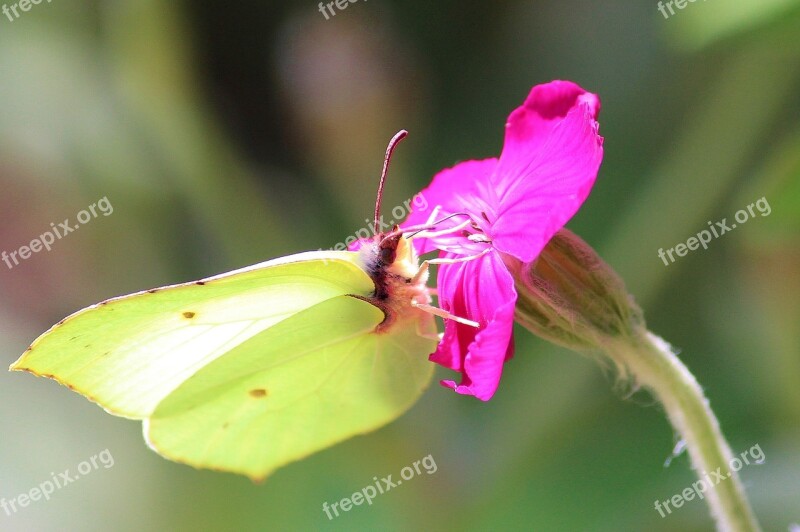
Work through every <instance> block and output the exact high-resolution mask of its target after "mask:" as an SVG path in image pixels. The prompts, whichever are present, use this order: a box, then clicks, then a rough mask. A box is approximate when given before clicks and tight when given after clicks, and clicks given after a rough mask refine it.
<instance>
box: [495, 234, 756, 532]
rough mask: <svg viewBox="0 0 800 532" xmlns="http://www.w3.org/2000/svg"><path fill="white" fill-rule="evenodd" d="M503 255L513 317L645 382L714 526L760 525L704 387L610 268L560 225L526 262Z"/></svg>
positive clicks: (741, 528) (738, 529)
mask: <svg viewBox="0 0 800 532" xmlns="http://www.w3.org/2000/svg"><path fill="white" fill-rule="evenodd" d="M504 260H505V261H506V266H507V267H508V268H509V271H510V272H511V273H512V275H514V279H515V281H516V283H515V284H516V288H517V296H518V297H517V305H516V309H515V318H516V321H517V322H518V323H520V324H521V325H522V326H524V327H525V328H527V329H528V330H530V331H531V332H533V333H534V334H536V335H537V336H540V337H542V338H544V339H546V340H549V341H551V342H554V343H556V344H559V345H563V346H565V347H568V348H570V349H573V350H575V351H578V352H583V353H592V352H596V351H597V350H601V351H602V352H603V354H604V355H606V356H607V357H608V359H609V360H611V361H613V362H614V364H615V366H616V368H617V370H618V372H619V374H620V376H621V377H623V378H628V379H630V380H631V382H632V383H633V384H634V385H635V386H638V387H642V388H645V389H647V390H649V391H650V392H651V393H652V394H653V395H654V396H655V398H656V399H657V400H658V401H659V402H661V404H663V405H664V409H665V410H666V411H667V416H668V417H669V420H670V421H671V422H672V426H673V427H674V428H675V430H676V431H677V432H678V434H680V436H681V438H682V439H683V441H684V442H685V444H686V449H687V450H688V452H689V457H690V458H691V461H692V466H693V467H694V470H695V472H696V473H697V476H698V477H699V478H700V480H702V481H703V482H704V484H705V487H706V490H705V492H704V493H703V496H704V499H705V500H706V502H707V504H708V506H709V507H710V509H711V515H712V516H713V518H714V519H715V520H716V522H717V528H718V529H719V530H722V531H725V532H751V531H757V530H760V528H759V526H758V522H757V521H756V518H755V515H754V514H753V511H752V509H751V508H750V505H749V504H748V502H747V499H746V498H745V495H744V489H743V488H742V483H741V481H740V480H739V476H738V474H737V473H736V472H735V471H731V470H730V467H731V462H732V460H733V459H734V455H733V453H732V452H731V449H730V447H729V446H728V442H726V441H725V438H724V437H723V436H722V432H721V431H720V429H719V422H717V418H716V417H714V413H713V412H712V411H711V408H710V407H709V406H708V399H706V398H705V396H704V395H703V390H702V389H701V388H700V385H699V384H697V380H696V379H695V378H694V376H693V375H692V374H691V373H690V372H689V370H688V369H687V368H686V366H684V365H683V363H682V362H681V361H680V359H678V357H677V356H675V354H674V353H673V352H672V349H671V348H670V346H669V344H667V342H665V341H664V340H662V339H661V338H659V337H658V336H656V335H654V334H652V333H650V332H648V331H647V327H646V325H645V321H644V316H643V314H642V311H641V310H640V309H639V307H638V306H637V305H636V303H635V302H634V301H633V298H632V297H631V296H630V295H629V294H628V292H627V290H626V289H625V284H624V283H623V282H622V279H621V278H620V277H619V276H618V275H617V274H616V272H614V270H613V269H611V267H609V266H608V264H606V263H605V262H603V260H602V259H601V258H600V257H599V256H598V255H597V253H595V251H594V250H593V249H592V248H591V246H589V245H588V244H587V243H586V242H584V241H583V240H581V239H580V238H579V237H578V236H577V235H575V234H573V233H572V232H570V231H568V230H566V229H561V230H560V231H558V232H557V233H556V234H555V235H554V236H553V238H552V239H551V240H550V242H549V243H548V244H547V246H545V248H544V249H543V250H542V252H541V254H540V255H539V257H538V258H537V259H536V260H535V261H534V262H533V263H529V264H522V263H521V262H520V261H518V260H516V259H514V258H513V257H504ZM706 475H708V476H706ZM717 475H720V476H723V480H720V479H719V477H718V476H717ZM696 485H697V487H698V489H699V488H700V486H701V485H700V484H699V483H696ZM687 493H688V492H687ZM676 495H677V494H676ZM686 498H687V499H688V496H687V497H686ZM656 502H657V503H659V501H656ZM662 502H666V501H662ZM669 502H670V504H671V501H669ZM664 506H666V505H664ZM656 509H657V510H658V505H656ZM663 511H666V510H663ZM669 511H670V513H671V509H670V510H669Z"/></svg>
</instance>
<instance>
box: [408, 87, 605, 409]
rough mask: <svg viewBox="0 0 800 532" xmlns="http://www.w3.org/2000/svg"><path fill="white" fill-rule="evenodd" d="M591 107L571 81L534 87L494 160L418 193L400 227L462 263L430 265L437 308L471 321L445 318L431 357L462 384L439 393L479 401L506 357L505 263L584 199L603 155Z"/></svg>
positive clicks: (510, 308)
mask: <svg viewBox="0 0 800 532" xmlns="http://www.w3.org/2000/svg"><path fill="white" fill-rule="evenodd" d="M599 110H600V100H599V99H598V97H597V96H596V95H594V94H592V93H590V92H586V91H585V90H583V89H582V88H581V87H579V86H578V85H576V84H574V83H572V82H569V81H553V82H551V83H547V84H544V85H537V86H536V87H534V88H533V89H532V90H531V92H530V94H529V95H528V98H527V99H526V100H525V103H524V104H523V105H522V106H521V107H518V108H517V109H515V110H514V112H512V113H511V115H510V116H509V117H508V122H507V123H506V134H505V143H504V145H503V151H502V153H501V155H500V158H499V159H497V158H492V159H484V160H479V161H478V160H473V161H466V162H462V163H459V164H457V165H456V166H454V167H452V168H449V169H446V170H442V171H441V172H439V173H438V174H437V175H436V176H435V177H434V178H433V181H432V182H431V184H430V185H429V186H428V188H426V189H425V190H423V191H422V194H423V195H424V197H425V198H426V200H427V205H428V207H427V208H425V209H423V210H418V211H415V212H412V213H411V214H410V215H409V217H408V219H407V220H406V222H405V223H404V224H403V228H404V229H410V228H412V227H414V226H416V227H420V226H428V227H429V226H430V225H431V224H432V223H433V224H435V229H429V230H426V231H423V232H422V233H420V234H419V235H417V236H416V237H415V238H414V242H415V244H416V246H417V249H418V251H419V252H420V253H426V252H429V251H433V250H435V249H438V250H440V255H439V257H440V259H456V260H458V259H461V262H455V263H450V264H441V265H440V266H439V272H438V283H437V284H438V292H439V305H440V306H441V307H442V308H443V309H444V310H446V311H447V312H449V313H451V314H453V315H455V316H458V317H461V318H466V319H469V320H473V321H475V322H478V323H479V324H480V327H478V328H474V327H470V326H469V325H464V324H461V323H457V322H455V321H453V320H446V323H445V332H444V336H443V338H442V341H441V342H440V343H439V346H438V348H437V350H436V352H435V353H433V354H432V355H431V356H430V360H432V361H433V362H436V363H437V364H441V365H442V366H445V367H447V368H450V369H452V370H454V371H458V372H460V373H461V382H460V383H459V384H456V383H455V382H454V381H450V380H445V381H442V384H443V385H444V386H448V387H450V388H453V389H454V390H455V391H456V392H458V393H461V394H468V395H474V396H475V397H477V398H478V399H482V400H484V401H486V400H489V399H490V398H491V397H492V395H494V392H495V390H497V386H498V384H499V382H500V376H501V373H502V371H503V364H504V362H505V361H506V360H508V359H510V358H511V357H512V356H513V354H514V342H513V336H512V327H513V322H514V305H515V303H516V300H517V292H516V290H515V288H514V278H513V277H512V275H511V273H510V272H509V270H508V268H507V267H506V262H507V261H513V260H515V259H516V260H518V261H521V262H523V263H529V262H531V261H533V260H535V259H536V257H537V256H538V255H539V253H540V252H541V250H542V248H544V246H545V245H546V244H547V242H548V241H549V240H550V238H551V237H552V236H553V235H554V234H555V233H556V232H557V231H558V230H559V229H561V227H563V226H564V224H565V223H566V222H567V221H568V220H569V219H570V218H571V217H572V216H573V215H574V214H575V212H576V211H577V210H578V208H579V207H580V205H581V204H582V203H583V201H584V200H585V199H586V196H588V194H589V191H590V190H591V188H592V185H593V184H594V181H595V178H596V177H597V171H598V169H599V167H600V162H601V160H602V158H603V147H602V146H603V138H602V137H600V136H599V135H598V133H597V130H598V124H597V121H596V120H595V119H596V117H597V113H598V112H599ZM448 216H449V218H447V219H446V220H443V219H444V218H446V217H448ZM440 220H442V221H441V222H440ZM467 257H474V258H472V259H471V260H464V259H466V258H467Z"/></svg>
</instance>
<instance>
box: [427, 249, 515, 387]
mask: <svg viewBox="0 0 800 532" xmlns="http://www.w3.org/2000/svg"><path fill="white" fill-rule="evenodd" d="M444 257H445V258H455V257H457V255H454V254H444ZM438 289H439V304H440V305H441V307H442V308H443V309H445V310H447V311H448V312H450V313H452V314H454V315H456V316H459V317H462V318H467V319H471V320H474V321H477V322H478V323H480V328H478V329H476V328H474V327H470V326H468V325H463V324H460V323H456V322H454V321H452V320H447V322H446V323H445V333H444V337H443V338H442V341H441V342H440V343H439V347H438V349H437V351H436V352H435V353H434V354H433V355H431V357H430V360H431V361H433V362H436V363H437V364H441V365H443V366H445V367H448V368H450V369H453V370H455V371H460V372H461V374H462V375H461V383H460V384H458V385H457V384H456V383H455V382H453V381H442V384H443V385H444V386H448V387H450V388H453V389H454V390H455V391H456V392H458V393H461V394H466V395H474V396H475V397H477V398H478V399H481V400H483V401H488V400H489V399H491V397H492V395H494V392H495V390H497V386H498V384H499V383H500V376H501V374H502V372H503V363H504V362H505V361H506V360H508V359H509V358H511V356H512V355H513V351H514V344H513V341H512V330H513V324H514V305H515V303H516V301H517V292H516V289H515V288H514V280H513V278H512V276H511V274H510V273H509V272H508V270H507V269H506V266H505V264H503V261H502V259H501V258H500V256H499V254H498V253H496V252H494V251H492V252H490V253H488V254H486V255H484V256H482V257H480V258H477V259H475V260H471V261H469V262H461V263H456V264H443V265H441V266H439V279H438Z"/></svg>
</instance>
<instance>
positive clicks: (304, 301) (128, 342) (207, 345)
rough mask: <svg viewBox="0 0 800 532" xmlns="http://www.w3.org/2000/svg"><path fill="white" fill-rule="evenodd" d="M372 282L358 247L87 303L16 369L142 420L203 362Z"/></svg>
mask: <svg viewBox="0 0 800 532" xmlns="http://www.w3.org/2000/svg"><path fill="white" fill-rule="evenodd" d="M373 289H374V285H373V283H372V281H371V280H370V278H369V276H368V275H366V273H364V271H363V270H362V269H361V268H360V267H359V266H358V264H357V261H356V254H355V253H349V252H309V253H300V254H297V255H291V256H289V257H283V258H281V259H277V260H273V261H268V262H265V263H261V264H257V265H254V266H250V267H248V268H244V269H241V270H236V271H233V272H229V273H226V274H222V275H218V276H215V277H210V278H208V279H204V280H201V281H195V282H193V283H185V284H180V285H173V286H168V287H164V288H160V289H155V290H150V291H146V292H139V293H136V294H132V295H129V296H124V297H120V298H114V299H110V300H108V301H104V302H102V303H99V304H97V305H93V306H91V307H88V308H86V309H83V310H81V311H79V312H77V313H75V314H73V315H71V316H69V317H68V318H65V319H64V320H62V321H61V322H59V323H58V324H56V325H55V326H53V327H52V328H51V329H50V330H49V331H47V332H46V333H44V334H43V335H41V336H40V337H39V338H37V339H36V340H35V341H34V342H33V344H32V345H31V347H30V348H28V350H27V351H26V352H25V354H24V355H23V356H22V357H21V358H20V359H19V360H17V361H16V362H15V363H14V364H13V365H12V366H11V369H12V370H26V371H29V372H31V373H34V374H36V375H39V376H45V377H50V378H53V379H55V380H57V381H59V382H60V383H62V384H64V385H66V386H68V387H69V388H71V389H73V390H75V391H77V392H78V393H81V394H83V395H85V396H86V397H87V398H89V399H90V400H92V401H94V402H96V403H98V404H100V405H101V406H102V407H103V408H105V409H106V410H107V411H109V412H110V413H112V414H116V415H120V416H124V417H130V418H136V419H142V418H146V417H148V416H150V415H151V414H152V413H153V411H154V410H155V409H156V406H157V405H158V404H159V403H160V402H161V401H162V400H163V399H164V398H165V397H166V396H167V395H169V394H170V393H171V392H172V391H173V390H174V389H176V388H177V387H178V386H179V385H181V384H182V383H183V382H184V381H185V380H186V379H188V378H190V377H191V376H192V375H194V374H195V373H196V372H197V371H198V370H199V369H201V368H203V367H204V366H206V365H208V364H209V363H211V362H212V361H214V360H216V359H217V358H219V357H220V356H222V355H224V354H225V353H227V352H229V351H231V350H232V349H234V348H236V347H237V346H239V345H241V344H243V343H245V342H246V341H247V340H248V339H250V338H252V337H254V336H256V335H258V334H259V333H261V332H262V331H264V330H266V329H269V328H270V327H273V326H274V325H275V324H277V323H280V322H281V321H283V320H285V319H287V318H288V317H290V316H293V315H295V314H297V313H298V312H302V311H303V310H305V309H308V308H310V307H313V306H314V305H316V304H318V303H321V302H323V301H326V300H328V299H331V298H335V297H339V296H342V295H344V294H362V295H367V294H369V293H370V292H371V291H372V290H373Z"/></svg>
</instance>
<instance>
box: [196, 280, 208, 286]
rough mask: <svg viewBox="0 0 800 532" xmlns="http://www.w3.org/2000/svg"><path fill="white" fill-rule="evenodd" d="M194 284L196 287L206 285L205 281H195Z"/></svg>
mask: <svg viewBox="0 0 800 532" xmlns="http://www.w3.org/2000/svg"><path fill="white" fill-rule="evenodd" d="M194 284H196V285H197V286H203V285H204V284H206V282H205V281H195V282H194Z"/></svg>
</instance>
